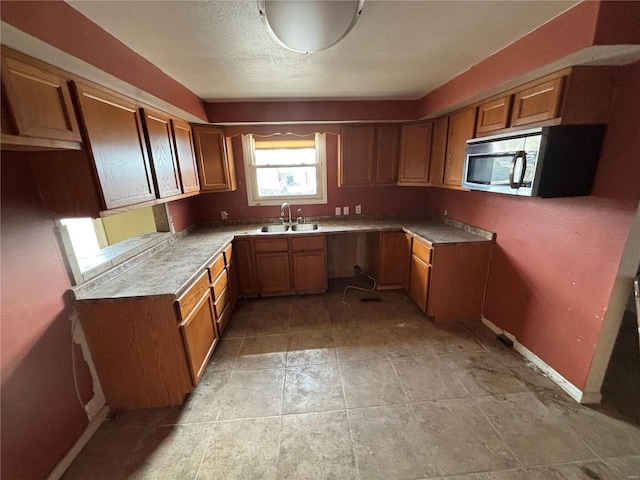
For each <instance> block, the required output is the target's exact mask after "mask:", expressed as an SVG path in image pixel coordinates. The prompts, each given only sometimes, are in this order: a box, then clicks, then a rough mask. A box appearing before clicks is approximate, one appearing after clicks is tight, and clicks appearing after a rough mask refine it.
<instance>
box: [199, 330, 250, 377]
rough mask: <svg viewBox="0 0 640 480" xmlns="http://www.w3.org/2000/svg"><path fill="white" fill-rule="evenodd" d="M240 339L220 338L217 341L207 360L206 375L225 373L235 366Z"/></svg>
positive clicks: (240, 343)
mask: <svg viewBox="0 0 640 480" xmlns="http://www.w3.org/2000/svg"><path fill="white" fill-rule="evenodd" d="M241 345H242V338H222V339H220V340H219V341H218V345H216V348H215V350H214V351H213V355H211V359H210V360H209V365H208V366H207V369H206V371H205V375H206V374H207V373H213V374H215V373H216V372H227V371H229V370H233V369H234V368H235V366H236V360H237V358H238V353H239V352H240V346H241Z"/></svg>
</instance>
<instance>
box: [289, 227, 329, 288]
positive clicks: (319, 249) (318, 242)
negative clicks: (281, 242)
mask: <svg viewBox="0 0 640 480" xmlns="http://www.w3.org/2000/svg"><path fill="white" fill-rule="evenodd" d="M290 245H291V267H292V272H291V273H292V277H293V289H294V290H295V292H296V293H320V292H325V291H326V290H327V253H326V252H327V251H326V243H325V236H324V235H314V236H308V235H305V236H301V237H294V238H291V239H290Z"/></svg>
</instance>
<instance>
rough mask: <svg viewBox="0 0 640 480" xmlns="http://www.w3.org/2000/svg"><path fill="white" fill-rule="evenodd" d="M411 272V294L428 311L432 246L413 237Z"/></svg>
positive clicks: (424, 310) (409, 290)
mask: <svg viewBox="0 0 640 480" xmlns="http://www.w3.org/2000/svg"><path fill="white" fill-rule="evenodd" d="M410 270H411V271H410V274H409V288H408V292H409V296H410V297H411V298H412V299H413V301H414V302H416V304H417V305H418V307H420V310H422V311H423V312H425V313H426V311H427V303H428V298H429V279H430V276H431V247H429V246H428V245H426V244H425V243H422V242H421V241H420V240H418V239H413V243H412V247H411V269H410Z"/></svg>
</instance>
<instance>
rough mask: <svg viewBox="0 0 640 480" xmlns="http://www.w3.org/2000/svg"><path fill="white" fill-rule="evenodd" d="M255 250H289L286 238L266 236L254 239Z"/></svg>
mask: <svg viewBox="0 0 640 480" xmlns="http://www.w3.org/2000/svg"><path fill="white" fill-rule="evenodd" d="M254 248H255V251H256V253H257V252H286V251H287V250H289V246H288V245H287V239H286V238H268V239H266V238H265V239H260V240H256V241H255V245H254Z"/></svg>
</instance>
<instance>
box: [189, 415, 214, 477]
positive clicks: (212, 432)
mask: <svg viewBox="0 0 640 480" xmlns="http://www.w3.org/2000/svg"><path fill="white" fill-rule="evenodd" d="M215 431H216V423H215V422H214V423H213V428H212V429H211V432H210V433H209V438H207V444H206V446H205V447H204V452H202V458H201V459H200V463H199V464H198V470H196V476H195V477H194V480H198V476H199V475H200V470H201V469H202V464H203V463H204V459H205V458H206V456H207V453H208V452H209V446H210V445H211V439H212V438H213V434H214V432H215Z"/></svg>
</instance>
